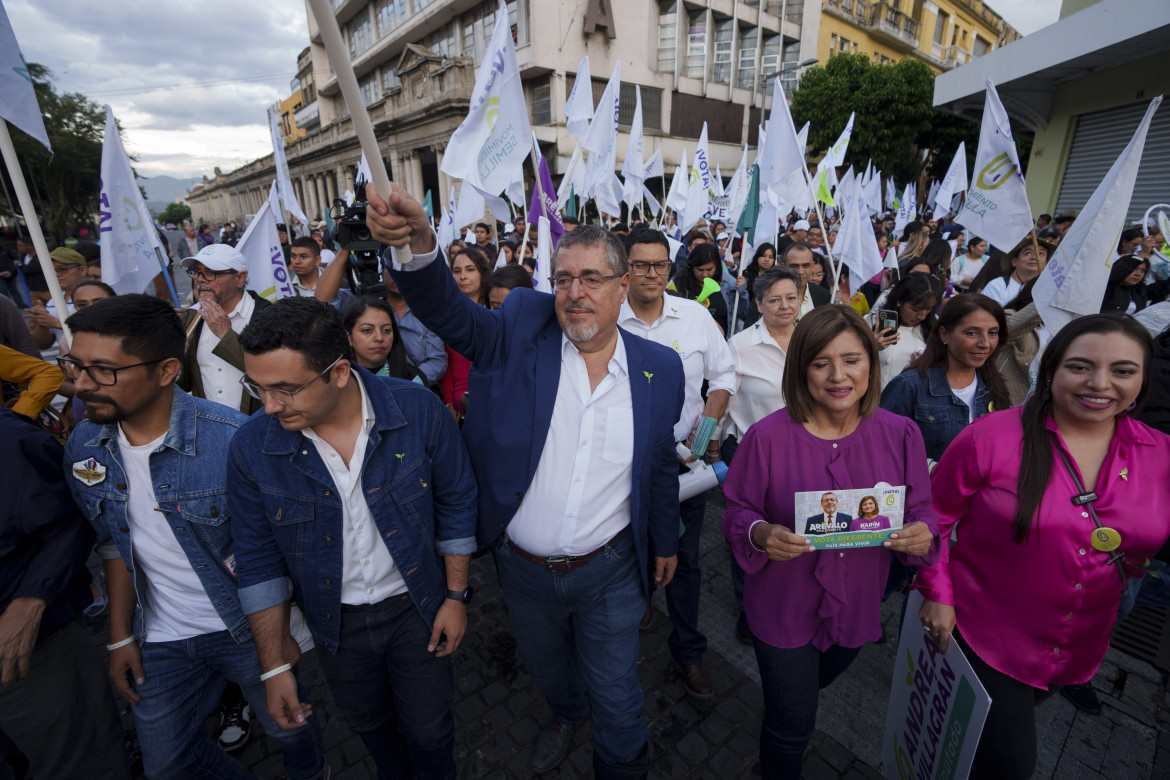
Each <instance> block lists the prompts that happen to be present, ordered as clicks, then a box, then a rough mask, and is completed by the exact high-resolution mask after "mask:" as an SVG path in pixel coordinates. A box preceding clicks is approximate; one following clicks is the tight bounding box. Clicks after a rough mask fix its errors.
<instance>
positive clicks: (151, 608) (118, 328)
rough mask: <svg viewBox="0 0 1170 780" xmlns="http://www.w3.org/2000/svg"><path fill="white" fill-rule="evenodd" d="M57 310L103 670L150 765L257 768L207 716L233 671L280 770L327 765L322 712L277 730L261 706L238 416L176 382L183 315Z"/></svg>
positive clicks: (217, 771) (322, 773)
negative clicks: (271, 742) (249, 611)
mask: <svg viewBox="0 0 1170 780" xmlns="http://www.w3.org/2000/svg"><path fill="white" fill-rule="evenodd" d="M66 324H67V325H68V326H69V327H70V328H71V329H72V331H73V334H74V339H73V344H72V351H71V353H70V355H69V356H68V357H66V358H61V359H60V360H59V363H60V365H61V367H62V369H63V370H64V371H65V372H66V374H67V375H68V376H69V377H70V378H71V379H73V381H74V382H75V384H76V388H77V394H78V396H79V397H80V398H81V399H82V400H84V401H85V403H86V414H87V417H88V420H87V421H85V422H83V423H82V424H81V425H80V426H78V428H77V430H76V431H74V433H73V435H72V436H70V438H69V443H68V446H67V448H66V450H65V469H66V472H67V473H68V474H69V475H70V476H71V477H72V478H71V479H69V480H68V482H69V487H70V490H71V491H72V493H73V498H74V501H76V503H77V504H78V506H79V507H80V508H81V510H82V512H83V514H84V515H85V516H86V517H87V518H88V519H89V521H90V522H91V523H92V524H93V526H94V528H95V529H96V530H97V544H98V550H99V551H100V553H101V555H102V558H103V559H104V565H105V571H106V582H107V586H108V589H109V599H110V645H109V651H110V676H111V677H112V678H113V680H114V685H115V687H117V689H118V691H119V692H120V693H121V694H122V695H123V696H124V697H125V698H126V700H127V701H128V702H130V704H131V705H133V707H134V721H135V725H136V727H137V729H138V739H139V742H140V744H141V745H142V759H143V763H144V765H145V771H146V775H147V776H148V777H150V778H152V780H158V779H159V778H191V777H216V778H241V779H242V778H253V777H254V775H253V774H252V773H251V772H249V771H248V770H247V769H246V768H245V767H244V766H243V765H242V764H240V763H239V762H238V761H236V760H235V759H233V758H231V757H230V756H228V755H227V753H225V752H224V751H223V750H221V749H220V748H219V747H218V746H216V745H215V744H214V742H212V740H211V739H210V737H209V736H208V735H207V733H206V732H205V731H204V729H203V722H204V720H205V719H206V718H207V716H208V715H209V714H210V713H211V711H212V710H213V709H214V707H215V705H216V703H217V702H218V701H219V695H220V692H221V691H222V690H223V687H224V685H225V684H226V681H227V680H231V681H233V682H235V683H237V684H238V685H239V686H240V688H241V689H242V690H243V692H244V695H245V697H246V698H247V699H248V701H249V702H250V703H251V704H252V708H253V710H254V712H255V713H256V714H257V715H258V716H259V718H260V720H261V723H262V724H263V726H264V728H265V731H267V732H268V734H269V735H271V736H273V737H275V738H277V739H278V740H280V743H281V747H282V749H283V753H284V764H285V770H286V771H287V772H288V776H289V777H290V778H299V779H300V780H306V779H307V778H316V777H328V776H329V769H328V767H327V766H326V764H325V757H324V753H323V750H322V745H321V733H320V730H319V728H318V726H317V722H316V720H310V721H308V722H307V723H306V725H304V726H303V727H302V728H298V729H295V730H293V729H290V730H285V729H281V728H278V727H277V725H276V723H275V721H273V719H272V718H271V717H268V716H267V715H265V714H264V684H263V682H262V681H261V679H260V675H261V669H260V662H259V658H258V657H257V654H256V650H255V646H254V644H253V642H252V637H251V631H250V629H249V626H248V621H247V618H246V617H245V616H244V612H243V609H242V608H241V606H240V598H239V595H238V592H237V588H238V584H237V579H236V562H235V554H234V545H233V539H232V530H233V529H232V524H231V522H230V513H229V511H228V503H227V489H226V486H225V485H224V472H223V459H224V456H225V454H226V452H227V447H228V442H229V441H230V440H231V438H232V436H233V434H235V432H236V429H237V428H238V427H239V426H240V424H241V423H242V422H243V420H244V419H245V418H244V416H243V415H242V414H240V413H239V412H237V411H235V410H234V409H230V408H228V407H226V406H223V405H221V404H217V403H213V402H210V401H205V400H203V399H200V398H194V397H193V396H190V395H188V394H187V393H185V392H183V391H182V390H180V389H179V388H177V387H175V386H174V385H175V379H176V378H177V376H178V373H179V366H180V358H181V356H182V354H183V330H182V328H181V327H180V325H179V320H178V318H177V317H176V316H175V313H174V311H173V310H172V309H171V308H170V306H169V305H167V304H166V303H165V302H164V301H161V300H158V299H157V298H152V297H147V296H144V295H124V296H120V297H117V298H111V299H110V300H108V301H102V302H101V304H100V305H96V306H91V307H87V308H86V309H83V310H82V311H80V312H78V313H77V314H74V315H72V316H71V317H70V318H69V319H68V320H67V323H66ZM294 645H295V643H294ZM128 675H129V676H130V678H129V679H128Z"/></svg>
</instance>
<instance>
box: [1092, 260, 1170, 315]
mask: <svg viewBox="0 0 1170 780" xmlns="http://www.w3.org/2000/svg"><path fill="white" fill-rule="evenodd" d="M1149 270H1150V261H1149V260H1147V259H1146V258H1144V257H1138V256H1137V255H1125V256H1124V257H1119V258H1117V259H1116V260H1114V261H1113V267H1112V268H1111V269H1109V282H1108V283H1107V284H1106V285H1105V296H1104V298H1103V299H1102V300H1101V311H1103V312H1108V311H1119V312H1121V313H1122V314H1136V313H1137V312H1139V311H1141V310H1142V309H1144V308H1146V307H1147V306H1149V305H1150V304H1151V303H1158V302H1160V301H1164V300H1166V297H1167V296H1168V295H1170V280H1159V281H1157V282H1154V283H1153V284H1146V283H1145V280H1146V273H1147V272H1148V271H1149Z"/></svg>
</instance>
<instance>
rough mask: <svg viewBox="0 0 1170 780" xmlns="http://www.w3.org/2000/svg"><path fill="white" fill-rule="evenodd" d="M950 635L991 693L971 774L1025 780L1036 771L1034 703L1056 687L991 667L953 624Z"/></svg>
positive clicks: (972, 775) (1054, 690) (1049, 694)
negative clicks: (1037, 684) (1022, 679)
mask: <svg viewBox="0 0 1170 780" xmlns="http://www.w3.org/2000/svg"><path fill="white" fill-rule="evenodd" d="M951 638H952V639H956V640H958V642H959V648H960V649H961V650H962V651H963V655H965V656H966V657H967V661H968V662H970V664H971V667H972V668H973V669H974V670H975V675H976V676H977V677H978V678H979V682H981V683H983V687H984V688H985V689H986V690H987V694H988V695H989V696H991V710H990V711H989V712H988V713H987V722H986V723H984V724H983V734H982V735H981V736H980V737H979V747H978V748H977V749H976V751H975V761H974V763H972V765H971V777H972V778H994V780H1028V778H1030V777H1032V774H1033V773H1034V772H1035V771H1036V707H1038V706H1039V705H1040V704H1041V703H1043V702H1044V701H1045V700H1046V699H1047V698H1048V697H1049V696H1051V695H1052V694H1054V693H1056V692H1057V691H1058V690H1060V686H1053V687H1052V688H1049V689H1048V690H1044V689H1043V688H1034V687H1033V686H1031V685H1028V684H1027V683H1022V682H1020V681H1019V680H1015V679H1012V678H1011V677H1008V676H1007V675H1006V674H1004V673H1003V672H1000V671H997V670H995V669H992V668H991V667H990V666H988V665H987V664H986V663H984V661H983V659H982V658H980V657H979V656H978V655H976V654H975V651H974V650H972V649H971V647H970V645H968V644H967V643H966V642H964V641H963V638H962V637H961V636H959V630H958V629H957V628H956V629H955V631H954V633H953V634H951Z"/></svg>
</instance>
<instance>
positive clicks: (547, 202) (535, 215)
mask: <svg viewBox="0 0 1170 780" xmlns="http://www.w3.org/2000/svg"><path fill="white" fill-rule="evenodd" d="M539 170H540V181H538V182H537V184H536V188H535V189H534V190H533V191H532V202H531V203H529V204H528V221H529V222H537V221H538V219H539V218H540V217H541V216H544V217H545V218H546V219H548V224H549V230H550V232H551V233H552V245H553V247H554V248H555V247H556V245H557V242H558V241H560V240H561V236H563V235H564V234H565V223H564V222H561V212H560V207H559V206H558V205H557V190H556V187H554V186H553V183H552V176H549V174H548V164H547V163H546V162H545V161H544V158H543V157H541V158H540V166H539Z"/></svg>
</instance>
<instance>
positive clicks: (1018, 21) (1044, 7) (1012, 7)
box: [987, 0, 1061, 35]
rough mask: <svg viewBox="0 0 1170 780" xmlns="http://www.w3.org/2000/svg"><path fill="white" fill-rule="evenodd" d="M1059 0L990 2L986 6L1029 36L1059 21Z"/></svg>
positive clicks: (1002, 0) (1005, 0)
mask: <svg viewBox="0 0 1170 780" xmlns="http://www.w3.org/2000/svg"><path fill="white" fill-rule="evenodd" d="M1060 2H1061V0H992V2H990V3H988V4H987V5H988V6H989V7H990V8H991V9H992V10H993V11H995V12H996V13H997V14H999V15H1000V16H1002V17H1003V18H1004V19H1005V20H1007V23H1008V24H1010V25H1011V26H1012V27H1015V28H1016V29H1017V30H1018V31H1019V33H1020V35H1031V34H1032V33H1034V32H1036V31H1037V30H1039V29H1041V28H1043V27H1047V26H1048V25H1050V24H1054V23H1056V22H1057V21H1058V20H1059V19H1060Z"/></svg>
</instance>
